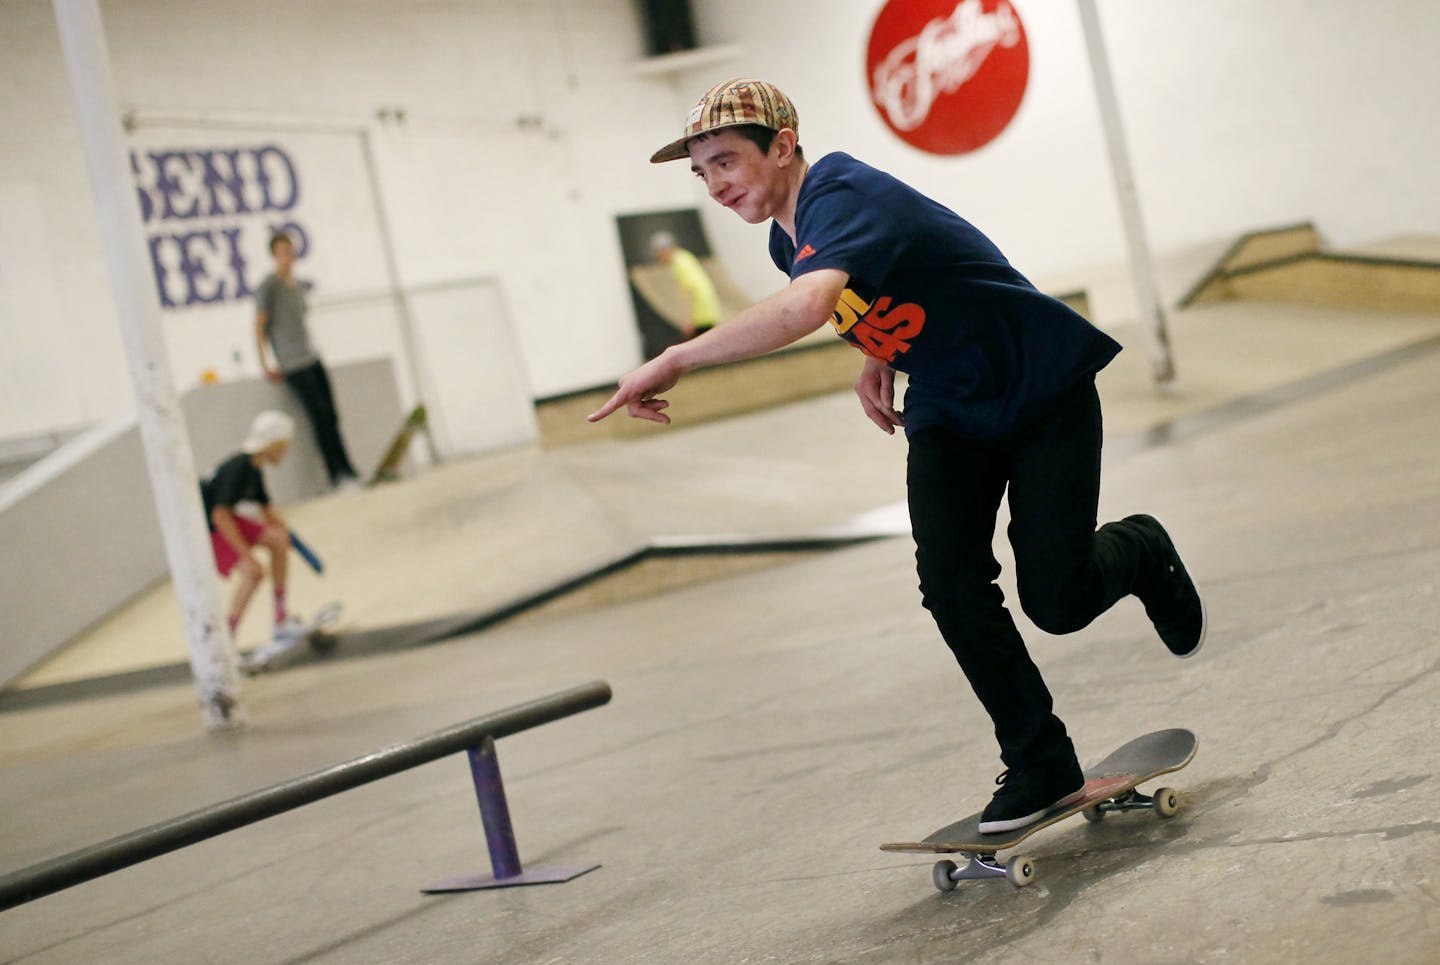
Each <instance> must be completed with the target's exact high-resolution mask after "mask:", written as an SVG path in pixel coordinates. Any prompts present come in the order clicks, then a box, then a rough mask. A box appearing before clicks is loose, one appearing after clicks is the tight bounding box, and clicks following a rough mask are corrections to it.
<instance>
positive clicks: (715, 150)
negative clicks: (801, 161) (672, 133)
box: [689, 130, 797, 224]
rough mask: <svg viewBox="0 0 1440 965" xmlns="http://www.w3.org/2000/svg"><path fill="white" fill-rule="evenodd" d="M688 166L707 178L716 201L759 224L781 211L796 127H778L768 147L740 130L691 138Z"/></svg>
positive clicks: (783, 205) (708, 187)
mask: <svg viewBox="0 0 1440 965" xmlns="http://www.w3.org/2000/svg"><path fill="white" fill-rule="evenodd" d="M689 146H690V170H692V171H694V172H695V176H696V177H698V178H699V179H700V180H701V181H704V182H705V188H706V190H708V191H709V192H710V197H711V198H713V199H714V200H715V201H716V203H718V204H721V205H724V206H725V207H727V208H729V209H730V210H731V211H734V212H735V213H736V214H738V215H739V216H740V217H741V218H743V219H744V220H745V221H746V222H748V223H749V224H760V223H761V222H763V221H768V220H769V219H771V218H773V217H775V215H776V214H777V213H779V212H780V211H782V210H784V207H785V202H786V199H787V196H788V190H789V182H788V181H787V179H786V177H785V174H786V168H787V167H788V166H789V165H790V164H792V163H794V162H795V161H796V160H797V158H796V155H795V132H794V131H790V130H784V131H780V132H778V133H777V134H776V135H775V140H774V141H773V142H772V143H771V145H770V150H769V151H768V152H763V153H762V152H761V150H760V148H759V146H757V145H756V144H755V142H754V141H751V140H750V139H749V138H747V137H745V136H744V135H742V134H738V133H736V132H735V131H732V130H722V131H719V132H717V133H715V134H712V135H709V136H708V137H704V138H700V139H697V140H694V141H691V142H690V145H689Z"/></svg>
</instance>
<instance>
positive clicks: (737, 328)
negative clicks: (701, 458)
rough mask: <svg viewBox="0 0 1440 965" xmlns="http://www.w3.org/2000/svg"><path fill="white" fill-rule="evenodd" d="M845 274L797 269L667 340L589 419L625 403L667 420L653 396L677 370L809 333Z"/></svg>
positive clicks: (633, 411)
mask: <svg viewBox="0 0 1440 965" xmlns="http://www.w3.org/2000/svg"><path fill="white" fill-rule="evenodd" d="M849 279H850V276H849V275H847V274H846V273H845V272H843V271H839V270H838V269H834V268H822V269H820V270H818V271H812V272H809V273H807V274H804V275H801V276H800V277H799V278H796V279H795V280H794V281H792V282H790V284H789V285H786V286H785V287H784V288H783V289H781V290H780V291H778V292H776V293H775V294H773V295H771V296H770V297H769V298H766V299H765V300H764V301H761V302H759V303H757V304H755V305H751V306H750V307H749V308H747V309H745V310H744V311H743V312H740V313H739V314H737V315H735V316H734V317H733V318H731V319H730V320H729V321H727V322H726V323H725V324H724V325H719V326H717V327H715V328H712V329H711V330H710V331H708V332H706V333H704V334H703V335H701V336H700V337H699V338H695V339H692V340H690V341H688V342H681V343H680V344H679V345H672V346H671V347H670V348H667V349H666V350H665V351H664V352H662V353H661V354H660V355H658V356H656V357H655V358H653V359H651V360H650V361H649V362H646V363H645V364H644V365H642V366H640V367H639V368H638V369H636V370H634V371H633V372H631V373H629V374H628V375H626V376H624V377H623V378H621V379H620V387H619V388H618V389H617V390H616V391H615V394H614V395H612V396H611V397H610V399H609V401H607V402H606V403H605V404H604V405H602V406H601V407H600V408H598V409H596V410H595V411H594V412H592V413H591V414H590V415H589V417H588V418H589V420H590V421H591V422H599V421H600V420H601V419H603V418H605V417H606V416H608V415H609V414H610V413H612V412H614V411H615V410H616V409H619V408H620V407H622V406H624V407H625V410H626V412H628V413H629V414H630V416H631V417H632V418H635V419H648V420H649V421H651V422H669V421H670V417H669V416H668V415H666V414H665V413H664V412H663V411H662V410H664V409H665V408H666V407H667V406H669V405H670V403H669V402H667V401H666V400H664V399H661V398H658V396H659V394H660V393H661V392H667V391H669V390H670V389H672V388H674V386H675V383H677V382H679V381H680V377H681V376H682V375H684V374H685V373H686V372H689V371H691V370H693V369H698V368H704V367H705V366H707V365H718V364H720V363H722V362H736V361H739V360H740V359H748V358H753V357H755V356H757V355H764V354H765V353H766V352H770V351H773V350H775V349H777V348H781V347H782V346H785V345H789V344H790V343H791V342H794V341H795V340H797V339H799V338H802V337H804V336H806V335H808V334H810V333H811V332H813V331H815V329H817V328H819V327H820V326H821V325H824V324H825V323H826V322H827V321H828V320H829V319H830V315H831V314H832V313H833V312H834V311H835V304H836V303H837V302H838V301H839V300H840V295H841V294H842V293H843V292H844V291H845V283H846V282H847V281H849Z"/></svg>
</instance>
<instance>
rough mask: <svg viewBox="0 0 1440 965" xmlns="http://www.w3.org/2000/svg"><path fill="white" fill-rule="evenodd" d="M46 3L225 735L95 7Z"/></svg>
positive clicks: (143, 420) (221, 690) (141, 237)
mask: <svg viewBox="0 0 1440 965" xmlns="http://www.w3.org/2000/svg"><path fill="white" fill-rule="evenodd" d="M53 2H54V6H55V22H56V24H57V25H58V27H59V29H60V44H61V47H62V49H63V50H64V52H65V65H66V69H67V71H68V72H69V75H70V90H71V93H72V95H73V96H74V100H75V111H76V114H77V116H78V119H79V122H80V140H81V143H82V145H83V147H84V150H85V165H86V168H87V169H88V170H89V172H90V186H91V190H92V192H93V193H94V195H95V209H96V214H97V217H98V219H99V225H100V234H101V237H102V239H103V241H104V243H105V254H106V260H107V261H108V262H109V265H110V284H111V287H112V288H113V289H114V295H115V307H116V311H117V313H118V315H119V317H120V328H121V332H122V335H123V337H124V342H125V354H126V355H127V356H128V358H129V361H130V379H131V382H132V383H133V385H134V389H135V401H136V405H137V409H138V417H139V423H140V437H141V440H142V441H143V443H144V446H145V460H146V464H147V465H148V467H149V470H150V482H151V486H152V488H153V489H154V493H155V508H156V511H157V513H158V515H159V517H160V529H161V531H162V533H163V535H164V538H165V555H166V558H167V559H168V560H169V563H170V575H171V578H172V579H173V580H174V583H175V592H176V596H177V597H178V598H179V600H180V610H181V617H182V620H183V624H184V630H185V638H186V641H187V642H188V644H189V649H190V668H191V671H192V672H193V674H194V676H195V687H196V690H197V691H198V692H199V697H200V713H201V716H202V717H203V718H204V721H205V726H206V728H208V729H209V730H211V731H217V730H228V729H232V728H235V727H239V726H241V725H243V723H244V712H243V709H242V708H241V706H240V696H239V691H240V677H239V673H238V671H237V668H236V660H235V652H234V648H233V646H232V645H231V641H230V633H229V629H228V628H227V627H226V625H225V611H224V609H223V607H222V604H221V601H220V583H219V579H218V577H217V576H216V574H215V564H214V560H213V558H212V556H211V551H210V536H209V527H208V526H207V525H206V523H205V516H204V511H203V509H202V507H201V502H200V491H199V483H198V480H197V479H196V476H195V463H194V457H193V455H192V453H191V451H190V439H189V436H188V435H187V434H186V431H185V419H184V416H183V415H182V413H181V412H180V404H179V399H178V398H177V396H176V394H175V384H174V381H173V379H172V378H171V375H170V361H169V357H168V355H167V353H166V349H165V338H164V333H163V330H162V327H161V319H160V301H159V297H158V295H157V294H156V292H155V288H154V284H155V282H154V279H153V277H152V276H151V273H150V267H149V264H148V262H147V253H146V245H145V234H144V226H143V225H142V224H141V222H140V208H139V204H138V202H137V201H136V196H135V187H134V184H133V183H132V182H131V178H130V165H129V163H128V161H127V156H126V153H125V143H124V137H123V135H122V134H121V131H120V119H119V111H118V109H117V105H116V101H115V92H114V87H113V84H112V82H111V77H110V58H109V55H108V53H107V52H106V49H105V32H104V27H103V25H102V24H101V22H100V9H99V6H98V5H97V2H96V0H53Z"/></svg>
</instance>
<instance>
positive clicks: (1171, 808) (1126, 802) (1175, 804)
mask: <svg viewBox="0 0 1440 965" xmlns="http://www.w3.org/2000/svg"><path fill="white" fill-rule="evenodd" d="M1111 811H1154V812H1155V813H1156V814H1157V815H1158V816H1160V817H1162V818H1173V817H1174V816H1175V815H1176V814H1177V813H1178V812H1179V811H1180V793H1179V792H1178V791H1176V790H1175V789H1174V788H1173V787H1162V788H1160V789H1159V790H1158V791H1156V792H1155V793H1154V794H1153V795H1152V794H1142V793H1141V792H1140V789H1139V788H1135V787H1132V788H1131V789H1130V790H1128V791H1126V792H1125V793H1124V794H1120V795H1116V796H1115V797H1112V798H1110V799H1109V800H1107V801H1100V802H1098V803H1097V804H1095V805H1093V806H1092V807H1088V808H1086V809H1085V810H1084V811H1082V812H1081V813H1082V814H1084V815H1085V820H1086V821H1089V822H1090V823H1091V824H1094V823H1095V822H1097V821H1103V820H1105V815H1107V814H1109V813H1110V812H1111Z"/></svg>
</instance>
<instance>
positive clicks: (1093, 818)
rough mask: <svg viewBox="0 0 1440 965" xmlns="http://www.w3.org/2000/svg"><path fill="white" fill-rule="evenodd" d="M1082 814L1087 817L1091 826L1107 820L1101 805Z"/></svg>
mask: <svg viewBox="0 0 1440 965" xmlns="http://www.w3.org/2000/svg"><path fill="white" fill-rule="evenodd" d="M1080 813H1081V814H1083V815H1085V820H1086V821H1089V822H1090V823H1091V824H1099V823H1100V822H1101V821H1104V820H1105V812H1104V811H1102V810H1100V807H1099V805H1095V806H1092V807H1088V808H1086V809H1085V810H1083V811H1081V812H1080Z"/></svg>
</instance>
